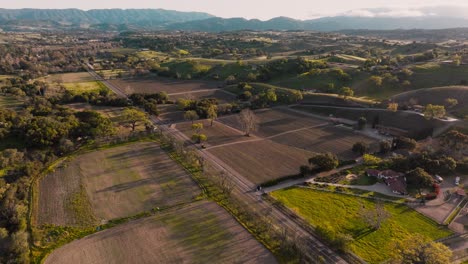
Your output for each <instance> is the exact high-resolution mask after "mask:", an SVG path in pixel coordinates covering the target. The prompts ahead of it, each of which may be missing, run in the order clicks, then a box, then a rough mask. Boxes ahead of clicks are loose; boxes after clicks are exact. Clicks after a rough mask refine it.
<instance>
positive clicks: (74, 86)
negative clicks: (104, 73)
mask: <svg viewBox="0 0 468 264" xmlns="http://www.w3.org/2000/svg"><path fill="white" fill-rule="evenodd" d="M63 86H65V89H67V90H69V91H71V92H73V93H76V94H80V93H84V92H99V91H101V90H107V89H108V88H107V87H106V86H105V85H104V84H103V83H101V82H98V81H93V82H78V83H64V84H63Z"/></svg>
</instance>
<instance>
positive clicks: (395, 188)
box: [385, 176, 408, 195]
mask: <svg viewBox="0 0 468 264" xmlns="http://www.w3.org/2000/svg"><path fill="white" fill-rule="evenodd" d="M385 184H387V186H388V187H389V188H390V190H392V192H393V193H396V194H401V195H406V194H408V192H407V191H406V187H407V185H406V179H405V177H403V176H400V177H396V178H390V179H386V180H385Z"/></svg>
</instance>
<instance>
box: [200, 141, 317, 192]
mask: <svg viewBox="0 0 468 264" xmlns="http://www.w3.org/2000/svg"><path fill="white" fill-rule="evenodd" d="M207 151H209V152H210V153H211V154H213V155H214V156H216V157H217V158H219V159H220V160H222V161H223V162H225V163H226V164H227V165H229V166H230V167H232V168H233V169H235V170H236V171H237V172H239V173H240V174H242V175H243V176H244V177H246V178H247V179H249V180H250V181H252V182H253V183H256V184H259V183H264V182H267V181H270V180H274V179H277V178H281V177H285V176H291V175H296V174H298V173H299V167H300V166H301V165H306V164H308V161H307V160H308V159H309V158H310V157H312V156H313V153H311V152H309V151H306V150H302V149H297V148H293V147H289V146H286V145H282V144H278V143H275V142H273V141H270V140H261V141H252V142H245V143H241V144H235V145H226V146H222V147H218V148H213V149H209V150H207Z"/></svg>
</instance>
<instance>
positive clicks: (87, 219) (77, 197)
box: [65, 186, 97, 226]
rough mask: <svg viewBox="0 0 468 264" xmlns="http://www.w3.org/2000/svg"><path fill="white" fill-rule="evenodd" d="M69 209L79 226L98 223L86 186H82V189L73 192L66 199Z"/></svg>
mask: <svg viewBox="0 0 468 264" xmlns="http://www.w3.org/2000/svg"><path fill="white" fill-rule="evenodd" d="M65 206H66V208H67V211H69V212H71V213H72V214H73V215H74V217H73V218H74V219H76V222H77V225H78V226H91V225H93V224H95V223H96V221H97V219H96V217H95V216H94V213H93V209H92V206H91V203H90V202H89V199H88V195H87V194H86V189H85V187H84V186H80V190H79V191H78V192H76V193H72V194H71V195H70V197H69V198H68V199H67V201H66V205H65Z"/></svg>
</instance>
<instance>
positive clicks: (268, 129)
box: [218, 109, 327, 137]
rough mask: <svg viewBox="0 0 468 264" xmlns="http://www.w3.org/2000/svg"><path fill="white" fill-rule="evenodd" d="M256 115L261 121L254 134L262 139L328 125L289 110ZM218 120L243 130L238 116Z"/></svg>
mask: <svg viewBox="0 0 468 264" xmlns="http://www.w3.org/2000/svg"><path fill="white" fill-rule="evenodd" d="M255 114H256V116H257V118H258V120H259V126H258V131H257V132H255V133H254V134H255V135H258V136H260V137H270V136H275V135H277V134H279V133H284V132H287V131H291V130H295V129H302V128H306V127H313V126H318V125H322V124H326V123H327V121H324V120H322V119H318V118H314V117H311V116H307V115H306V114H300V113H296V112H292V111H289V110H287V109H264V110H258V111H255ZM218 120H219V122H222V123H224V124H226V125H228V126H231V127H234V128H237V129H241V126H240V124H239V120H238V117H237V116H236V115H232V116H227V117H222V118H218Z"/></svg>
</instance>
